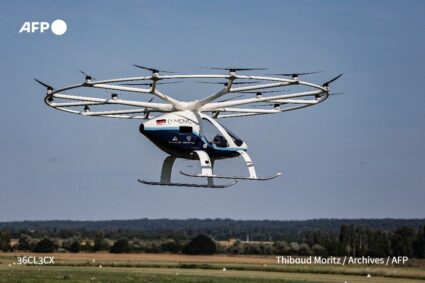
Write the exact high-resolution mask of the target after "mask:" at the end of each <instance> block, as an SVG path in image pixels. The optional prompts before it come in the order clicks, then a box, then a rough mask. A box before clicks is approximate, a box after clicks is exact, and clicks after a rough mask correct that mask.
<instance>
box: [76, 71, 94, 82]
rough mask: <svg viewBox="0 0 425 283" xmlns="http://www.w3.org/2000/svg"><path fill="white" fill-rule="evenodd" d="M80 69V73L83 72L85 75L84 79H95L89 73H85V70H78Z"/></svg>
mask: <svg viewBox="0 0 425 283" xmlns="http://www.w3.org/2000/svg"><path fill="white" fill-rule="evenodd" d="M79 71H80V73H81V74H83V75H84V76H86V80H87V81H91V80H92V79H94V80H95V79H96V78H93V77H92V76H91V75H89V74H87V73H85V72H83V71H81V70H79Z"/></svg>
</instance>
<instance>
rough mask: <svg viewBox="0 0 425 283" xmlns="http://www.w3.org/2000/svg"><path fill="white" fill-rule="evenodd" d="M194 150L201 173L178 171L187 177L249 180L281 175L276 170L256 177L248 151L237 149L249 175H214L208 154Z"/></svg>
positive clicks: (268, 178) (267, 178) (269, 178)
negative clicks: (268, 174) (271, 173)
mask: <svg viewBox="0 0 425 283" xmlns="http://www.w3.org/2000/svg"><path fill="white" fill-rule="evenodd" d="M194 152H195V153H196V154H197V155H198V157H199V160H200V161H201V173H200V174H192V173H186V172H183V171H180V174H182V175H184V176H187V177H203V178H209V179H233V180H250V181H267V180H271V179H274V178H276V177H278V176H280V175H282V173H281V172H278V173H276V174H275V175H273V176H270V177H258V176H257V172H256V171H255V167H254V163H253V162H252V160H251V157H249V155H248V153H246V151H244V150H238V153H239V154H240V156H241V157H242V158H243V160H244V161H245V165H246V167H247V168H248V172H249V176H246V177H245V176H226V175H214V174H213V165H212V162H211V160H210V157H209V156H208V154H207V153H206V152H205V151H202V150H195V151H194Z"/></svg>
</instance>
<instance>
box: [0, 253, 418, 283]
mask: <svg viewBox="0 0 425 283" xmlns="http://www.w3.org/2000/svg"><path fill="white" fill-rule="evenodd" d="M17 256H18V254H5V253H3V254H0V283H3V282H5V283H6V282H7V283H9V282H22V283H29V282H212V283H213V282H294V283H295V282H310V283H313V282H340V283H344V282H347V283H350V282H373V283H391V282H406V283H414V282H425V267H424V266H423V265H422V262H417V263H415V264H414V266H412V265H410V266H404V267H400V266H399V267H377V266H323V265H295V266H288V265H277V264H264V262H268V261H271V262H273V257H239V256H236V257H226V256H211V257H208V256H201V257H199V256H198V257H197V256H176V255H166V254H162V255H143V254H142V255H138V254H122V255H112V254H107V253H104V254H95V253H86V254H81V253H79V254H68V253H66V254H55V258H56V259H55V264H54V265H41V266H34V265H18V264H13V263H14V262H15V263H16V258H17ZM367 274H370V276H367Z"/></svg>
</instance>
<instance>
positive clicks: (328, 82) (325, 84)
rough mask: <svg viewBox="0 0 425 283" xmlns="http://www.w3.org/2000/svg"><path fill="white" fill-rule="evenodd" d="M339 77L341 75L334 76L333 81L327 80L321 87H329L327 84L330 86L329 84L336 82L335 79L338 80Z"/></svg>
mask: <svg viewBox="0 0 425 283" xmlns="http://www.w3.org/2000/svg"><path fill="white" fill-rule="evenodd" d="M341 76H342V74H339V75H338V76H336V77H335V78H333V79H331V80H329V81H327V82H325V83H324V84H323V86H329V84H330V83H332V82H334V81H336V80H337V79H339V78H340V77H341Z"/></svg>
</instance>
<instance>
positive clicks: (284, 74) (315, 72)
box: [267, 71, 323, 78]
mask: <svg viewBox="0 0 425 283" xmlns="http://www.w3.org/2000/svg"><path fill="white" fill-rule="evenodd" d="M321 72H323V71H314V72H304V73H280V74H267V75H269V76H285V77H293V78H296V77H298V76H304V75H312V74H317V73H321Z"/></svg>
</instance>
